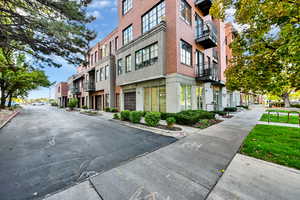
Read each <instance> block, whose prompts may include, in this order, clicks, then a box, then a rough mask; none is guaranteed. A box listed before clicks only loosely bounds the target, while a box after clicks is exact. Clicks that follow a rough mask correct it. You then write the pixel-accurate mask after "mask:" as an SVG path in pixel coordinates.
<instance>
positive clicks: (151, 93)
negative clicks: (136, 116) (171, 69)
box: [144, 86, 166, 112]
mask: <svg viewBox="0 0 300 200" xmlns="http://www.w3.org/2000/svg"><path fill="white" fill-rule="evenodd" d="M144 111H156V112H166V87H165V86H160V87H150V88H144Z"/></svg>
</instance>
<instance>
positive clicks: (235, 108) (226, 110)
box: [224, 107, 237, 112]
mask: <svg viewBox="0 0 300 200" xmlns="http://www.w3.org/2000/svg"><path fill="white" fill-rule="evenodd" d="M236 111H237V107H226V108H224V112H236Z"/></svg>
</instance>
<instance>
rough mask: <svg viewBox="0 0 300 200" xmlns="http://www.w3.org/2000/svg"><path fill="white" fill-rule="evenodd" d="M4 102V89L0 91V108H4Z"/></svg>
mask: <svg viewBox="0 0 300 200" xmlns="http://www.w3.org/2000/svg"><path fill="white" fill-rule="evenodd" d="M5 103H6V97H5V94H4V91H3V90H2V91H1V98H0V109H3V108H5Z"/></svg>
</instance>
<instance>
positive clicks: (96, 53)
mask: <svg viewBox="0 0 300 200" xmlns="http://www.w3.org/2000/svg"><path fill="white" fill-rule="evenodd" d="M97 56H98V51H96V52H95V64H96V63H97V59H98V58H97Z"/></svg>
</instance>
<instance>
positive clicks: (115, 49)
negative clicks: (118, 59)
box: [115, 36, 119, 52]
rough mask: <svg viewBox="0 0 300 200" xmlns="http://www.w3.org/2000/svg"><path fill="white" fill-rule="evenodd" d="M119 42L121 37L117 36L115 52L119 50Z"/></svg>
mask: <svg viewBox="0 0 300 200" xmlns="http://www.w3.org/2000/svg"><path fill="white" fill-rule="evenodd" d="M118 42H119V37H118V36H117V37H116V38H115V52H117V50H118Z"/></svg>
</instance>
